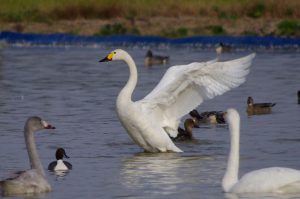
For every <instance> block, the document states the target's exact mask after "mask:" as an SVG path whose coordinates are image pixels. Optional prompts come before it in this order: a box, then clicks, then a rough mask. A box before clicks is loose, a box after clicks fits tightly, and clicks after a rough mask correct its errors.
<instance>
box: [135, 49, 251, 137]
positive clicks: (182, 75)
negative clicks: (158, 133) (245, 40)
mask: <svg viewBox="0 0 300 199" xmlns="http://www.w3.org/2000/svg"><path fill="white" fill-rule="evenodd" d="M254 57H255V54H254V53H253V54H250V55H248V56H245V57H242V58H239V59H235V60H231V61H226V62H217V61H216V60H213V61H210V62H202V63H191V64H189V65H179V66H173V67H170V68H169V69H168V70H167V72H166V73H165V75H164V76H163V78H162V79H161V81H160V82H159V84H158V85H157V86H156V87H155V88H154V89H153V90H152V91H151V92H150V93H149V94H148V95H147V96H146V97H145V98H144V99H142V100H140V102H141V104H143V105H144V108H145V109H153V110H148V111H149V112H156V113H155V115H159V114H163V118H160V119H162V121H161V122H162V127H164V128H165V127H166V129H167V131H168V133H169V134H170V135H171V136H176V134H177V127H178V121H179V119H180V118H181V117H182V116H184V115H185V114H187V113H188V112H189V111H191V110H192V109H194V108H196V107H197V106H198V105H200V104H201V103H202V102H203V101H204V100H206V99H212V98H213V97H215V96H217V95H222V94H223V93H225V92H226V91H229V90H230V89H232V88H235V87H238V86H239V85H241V84H242V83H243V82H245V80H246V75H247V74H248V73H249V67H250V64H251V62H252V60H253V58H254ZM168 129H169V130H168ZM172 131H174V132H172Z"/></svg>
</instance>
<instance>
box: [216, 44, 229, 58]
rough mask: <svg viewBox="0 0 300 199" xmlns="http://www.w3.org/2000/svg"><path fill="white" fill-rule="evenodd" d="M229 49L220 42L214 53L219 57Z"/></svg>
mask: <svg viewBox="0 0 300 199" xmlns="http://www.w3.org/2000/svg"><path fill="white" fill-rule="evenodd" d="M230 51H231V47H230V46H228V45H225V44H224V43H222V42H220V43H219V44H218V46H217V47H216V53H217V55H220V54H222V53H226V52H230Z"/></svg>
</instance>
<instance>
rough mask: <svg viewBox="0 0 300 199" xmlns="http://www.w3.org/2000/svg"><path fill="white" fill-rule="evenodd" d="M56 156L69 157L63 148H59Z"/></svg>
mask: <svg viewBox="0 0 300 199" xmlns="http://www.w3.org/2000/svg"><path fill="white" fill-rule="evenodd" d="M55 157H56V159H57V160H62V159H63V158H64V157H66V158H69V156H67V154H66V151H65V150H64V149H63V148H58V149H57V150H56V153H55Z"/></svg>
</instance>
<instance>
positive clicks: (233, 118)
mask: <svg viewBox="0 0 300 199" xmlns="http://www.w3.org/2000/svg"><path fill="white" fill-rule="evenodd" d="M225 118H226V120H227V123H228V125H229V131H230V139H231V140H230V152H229V157H228V163H227V169H226V172H225V175H224V177H223V180H222V187H223V190H224V191H225V192H231V193H237V194H239V193H240V194H243V193H247V194H251V193H256V194H262V193H276V194H287V193H300V170H295V169H290V168H283V167H271V168H264V169H259V170H255V171H252V172H249V173H247V174H245V175H244V176H243V177H241V178H240V179H238V170H239V144H240V143H239V142H240V116H239V114H238V112H237V111H236V110H235V109H228V110H227V114H226V116H225Z"/></svg>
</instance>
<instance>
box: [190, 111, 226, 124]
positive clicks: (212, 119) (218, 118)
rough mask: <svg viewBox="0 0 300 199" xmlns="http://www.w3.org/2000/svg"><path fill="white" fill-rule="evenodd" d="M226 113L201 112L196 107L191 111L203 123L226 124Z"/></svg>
mask: <svg viewBox="0 0 300 199" xmlns="http://www.w3.org/2000/svg"><path fill="white" fill-rule="evenodd" d="M224 113H225V112H223V111H206V112H202V113H201V114H199V112H198V111H197V110H196V109H194V110H192V111H190V112H189V114H190V116H191V117H193V118H195V119H196V120H197V121H198V123H203V124H225V119H224Z"/></svg>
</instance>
